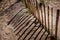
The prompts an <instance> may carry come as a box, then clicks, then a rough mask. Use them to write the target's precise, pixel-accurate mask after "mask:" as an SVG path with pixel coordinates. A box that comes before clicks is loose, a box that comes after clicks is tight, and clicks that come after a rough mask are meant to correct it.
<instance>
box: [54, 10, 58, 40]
mask: <svg viewBox="0 0 60 40" xmlns="http://www.w3.org/2000/svg"><path fill="white" fill-rule="evenodd" d="M58 21H59V10H57V15H56V27H55V40H57V33H58Z"/></svg>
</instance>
